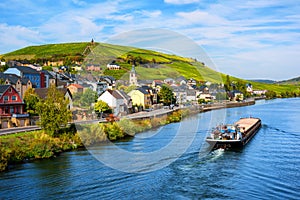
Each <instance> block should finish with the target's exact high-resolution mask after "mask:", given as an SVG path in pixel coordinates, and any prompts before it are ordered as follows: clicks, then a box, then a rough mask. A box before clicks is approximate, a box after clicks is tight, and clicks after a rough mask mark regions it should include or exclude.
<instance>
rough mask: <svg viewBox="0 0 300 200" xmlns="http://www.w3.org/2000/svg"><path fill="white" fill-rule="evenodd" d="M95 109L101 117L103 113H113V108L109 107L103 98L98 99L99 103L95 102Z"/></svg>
mask: <svg viewBox="0 0 300 200" xmlns="http://www.w3.org/2000/svg"><path fill="white" fill-rule="evenodd" d="M94 110H95V112H96V113H97V114H98V116H99V117H100V118H102V114H103V113H111V111H112V110H111V108H110V107H109V105H108V104H107V103H106V102H104V101H102V100H99V101H97V103H96V104H95V107H94Z"/></svg>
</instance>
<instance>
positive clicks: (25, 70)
mask: <svg viewBox="0 0 300 200" xmlns="http://www.w3.org/2000/svg"><path fill="white" fill-rule="evenodd" d="M12 68H16V69H18V70H19V71H21V72H22V73H25V74H40V73H39V72H38V71H37V70H35V69H32V68H31V67H24V66H15V67H12Z"/></svg>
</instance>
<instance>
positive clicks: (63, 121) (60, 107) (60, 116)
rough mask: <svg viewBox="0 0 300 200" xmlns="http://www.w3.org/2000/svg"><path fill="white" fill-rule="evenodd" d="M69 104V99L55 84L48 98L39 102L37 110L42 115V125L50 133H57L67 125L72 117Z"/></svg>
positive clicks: (49, 91) (50, 89)
mask: <svg viewBox="0 0 300 200" xmlns="http://www.w3.org/2000/svg"><path fill="white" fill-rule="evenodd" d="M67 105H68V100H67V99H65V98H64V94H63V93H61V92H60V91H58V90H57V89H56V88H55V86H51V87H50V88H49V90H48V93H47V97H46V99H45V100H41V101H40V102H38V104H37V109H36V110H37V113H38V114H39V116H40V125H41V127H42V128H43V129H44V130H46V131H47V132H49V133H50V134H55V133H56V134H57V133H58V132H59V130H60V128H62V127H66V126H67V124H68V122H69V121H70V120H71V119H72V113H71V111H70V110H69V109H68V108H67Z"/></svg>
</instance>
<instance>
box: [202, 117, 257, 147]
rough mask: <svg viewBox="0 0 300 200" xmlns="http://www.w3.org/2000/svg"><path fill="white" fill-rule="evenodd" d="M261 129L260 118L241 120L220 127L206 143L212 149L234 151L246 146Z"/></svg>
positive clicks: (215, 129)
mask: <svg viewBox="0 0 300 200" xmlns="http://www.w3.org/2000/svg"><path fill="white" fill-rule="evenodd" d="M260 127H261V120H260V119H259V118H253V117H249V118H241V119H239V120H238V121H237V122H235V123H234V124H225V125H222V124H221V125H219V126H217V127H216V128H214V129H213V131H212V132H211V134H210V136H208V137H207V138H206V142H208V143H209V144H210V145H211V148H212V149H220V148H221V149H234V148H241V147H243V146H245V145H246V144H247V143H248V142H249V141H250V140H251V139H252V137H253V136H254V135H255V134H256V132H257V131H258V130H259V129H260Z"/></svg>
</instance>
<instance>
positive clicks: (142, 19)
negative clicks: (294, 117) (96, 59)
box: [0, 0, 300, 80]
mask: <svg viewBox="0 0 300 200" xmlns="http://www.w3.org/2000/svg"><path fill="white" fill-rule="evenodd" d="M0 11H1V17H0V53H7V52H10V51H13V50H16V49H19V48H22V47H25V46H28V45H40V44H50V43H61V42H79V41H90V40H91V38H94V40H95V41H98V42H105V41H107V40H109V39H110V38H111V37H113V36H114V37H115V36H118V34H122V33H124V32H128V31H133V30H139V29H144V28H152V29H166V30H169V31H174V32H176V33H178V34H181V35H184V36H186V37H188V38H189V39H191V40H193V41H194V42H195V43H197V44H198V45H199V46H200V47H201V48H203V49H204V51H205V52H206V54H207V55H208V56H209V57H210V58H211V59H212V61H213V62H214V65H215V67H216V68H217V69H218V70H219V71H221V72H224V73H227V74H230V75H234V76H237V77H241V78H251V79H252V78H265V79H274V80H283V79H289V78H292V77H297V76H300V68H299V63H300V12H299V11H300V3H299V2H298V1H295V0H284V1H283V0H272V1H269V0H256V1H237V0H226V1H221V0H219V1H218V0H151V1H146V0H145V1H134V0H114V1H96V0H89V1H84V0H64V1H53V0H9V1H8V0H2V1H1V2H0ZM166 49H167V47H166Z"/></svg>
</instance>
